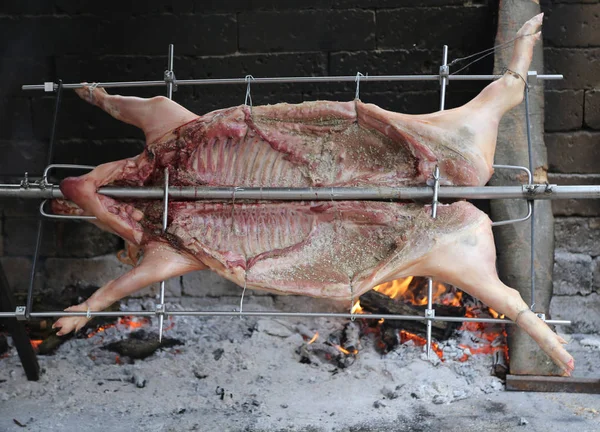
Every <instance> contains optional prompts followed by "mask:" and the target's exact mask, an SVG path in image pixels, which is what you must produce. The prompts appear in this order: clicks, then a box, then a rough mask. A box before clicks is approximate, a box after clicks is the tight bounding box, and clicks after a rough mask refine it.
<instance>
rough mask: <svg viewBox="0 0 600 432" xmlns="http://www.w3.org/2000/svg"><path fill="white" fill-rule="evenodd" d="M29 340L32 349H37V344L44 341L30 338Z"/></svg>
mask: <svg viewBox="0 0 600 432" xmlns="http://www.w3.org/2000/svg"><path fill="white" fill-rule="evenodd" d="M30 342H31V346H32V347H33V348H34V349H38V347H39V346H40V345H41V344H42V342H44V341H43V340H42V339H31V340H30Z"/></svg>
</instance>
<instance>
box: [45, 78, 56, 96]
mask: <svg viewBox="0 0 600 432" xmlns="http://www.w3.org/2000/svg"><path fill="white" fill-rule="evenodd" d="M44 91H45V92H46V93H50V92H53V91H54V83H53V82H52V81H46V82H44Z"/></svg>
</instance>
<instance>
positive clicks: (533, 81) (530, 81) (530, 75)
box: [527, 71, 538, 87]
mask: <svg viewBox="0 0 600 432" xmlns="http://www.w3.org/2000/svg"><path fill="white" fill-rule="evenodd" d="M537 83H538V73H537V71H527V85H528V86H529V87H531V86H534V85H537Z"/></svg>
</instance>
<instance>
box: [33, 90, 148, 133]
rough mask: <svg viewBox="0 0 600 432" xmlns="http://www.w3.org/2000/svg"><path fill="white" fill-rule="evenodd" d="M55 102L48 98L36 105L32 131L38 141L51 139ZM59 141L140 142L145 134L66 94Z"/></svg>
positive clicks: (58, 126)
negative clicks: (76, 139)
mask: <svg viewBox="0 0 600 432" xmlns="http://www.w3.org/2000/svg"><path fill="white" fill-rule="evenodd" d="M54 105H55V99H54V98H53V97H45V98H43V99H41V100H39V101H37V102H36V103H34V104H33V127H34V134H35V137H36V138H38V139H48V137H49V136H50V131H51V127H52V121H53V117H54ZM56 137H57V139H66V138H78V139H102V138H140V137H143V134H142V132H141V131H140V130H139V129H138V128H136V127H134V126H132V125H129V124H127V123H123V122H121V121H119V120H116V119H114V118H113V117H111V116H110V115H109V114H108V113H106V112H104V111H102V110H101V109H100V108H98V107H95V106H93V105H91V104H89V103H87V102H85V101H84V100H82V99H80V98H79V97H78V96H76V95H75V94H74V92H73V91H72V90H69V91H68V93H67V91H66V90H65V96H64V97H63V100H62V103H61V108H60V114H59V117H58V125H57V129H56Z"/></svg>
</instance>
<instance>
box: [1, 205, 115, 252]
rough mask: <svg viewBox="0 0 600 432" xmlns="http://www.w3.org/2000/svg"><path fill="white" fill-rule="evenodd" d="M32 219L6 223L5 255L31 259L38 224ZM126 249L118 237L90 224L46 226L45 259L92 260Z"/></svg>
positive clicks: (49, 223) (43, 246)
mask: <svg viewBox="0 0 600 432" xmlns="http://www.w3.org/2000/svg"><path fill="white" fill-rule="evenodd" d="M34 216H35V215H32V218H19V219H12V218H7V219H5V221H4V224H5V226H4V232H5V237H4V253H5V254H6V255H16V256H29V255H31V254H33V251H34V249H35V240H36V235H37V221H36V219H34ZM121 245H122V240H120V239H119V238H118V237H117V236H115V235H114V234H110V233H107V232H105V231H102V230H100V229H99V228H96V227H95V226H94V225H92V224H90V223H88V222H72V221H69V222H55V221H52V222H49V221H47V222H46V225H45V227H44V235H43V236H42V248H41V252H40V255H41V256H64V257H92V256H98V255H104V254H107V253H111V252H115V251H117V250H118V249H119V247H120V246H121Z"/></svg>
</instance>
